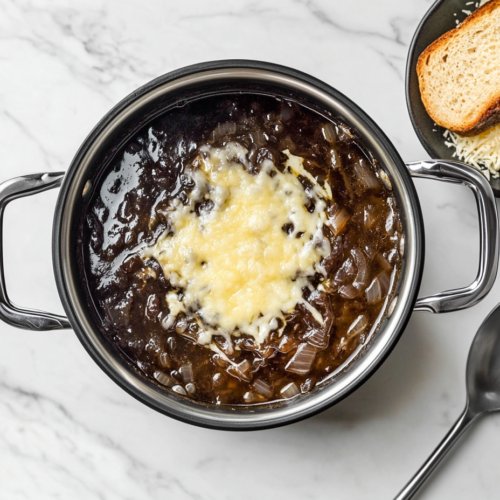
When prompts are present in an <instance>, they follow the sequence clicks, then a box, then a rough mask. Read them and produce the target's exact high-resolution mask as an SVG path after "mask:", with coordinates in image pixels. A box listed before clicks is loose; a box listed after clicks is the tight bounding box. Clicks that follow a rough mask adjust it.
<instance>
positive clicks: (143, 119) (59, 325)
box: [0, 61, 498, 430]
mask: <svg viewBox="0 0 500 500" xmlns="http://www.w3.org/2000/svg"><path fill="white" fill-rule="evenodd" d="M234 91H242V92H254V93H267V94H273V95H277V96H282V97H284V98H289V99H290V98H291V99H295V100H298V101H300V102H301V103H302V104H304V105H307V106H309V107H311V108H313V109H315V108H316V109H319V110H324V111H323V112H326V113H327V114H328V113H329V112H331V113H332V114H333V115H336V116H339V117H340V119H341V120H342V121H344V122H345V123H347V124H348V125H350V126H352V127H353V128H355V129H356V130H357V131H358V133H359V135H360V136H361V138H362V139H363V141H364V143H365V145H366V147H367V149H368V150H369V151H370V152H371V154H372V155H373V157H374V158H375V159H376V160H377V161H378V162H379V164H380V166H381V167H382V168H383V169H384V170H385V172H386V173H387V175H388V176H389V178H390V180H391V182H392V187H393V191H394V194H395V196H396V198H397V202H398V205H399V209H400V212H401V218H402V224H403V233H404V237H405V248H404V258H403V263H402V271H401V277H400V282H399V285H398V288H397V291H396V294H397V295H396V297H395V298H391V301H390V302H389V301H388V302H387V303H386V304H385V308H386V318H385V319H384V320H383V322H382V324H381V326H380V328H379V330H378V331H377V332H375V334H374V335H373V338H372V339H371V341H370V342H369V343H368V345H366V346H365V347H364V348H362V349H360V352H358V353H357V355H356V358H355V359H354V360H352V361H351V363H350V365H349V367H348V369H344V368H345V367H344V368H343V369H341V370H339V371H338V373H336V374H335V376H334V377H333V378H332V380H331V381H330V382H329V383H327V384H325V385H323V386H322V387H320V388H319V389H318V390H316V391H314V392H312V393H310V394H308V395H304V396H302V397H299V398H297V399H295V400H292V401H290V402H289V403H288V404H284V405H282V406H278V407H274V408H269V407H267V408H265V407H263V408H252V409H238V410H235V409H231V408H223V407H216V406H211V405H201V404H198V403H194V402H191V401H189V400H187V399H185V398H182V397H179V396H176V395H175V394H170V393H167V392H166V391H164V390H162V389H161V388H159V387H158V386H156V385H155V384H154V383H153V382H151V381H149V380H147V379H146V378H144V377H142V376H141V375H139V374H138V373H137V372H136V371H135V370H134V369H132V367H131V366H130V365H129V364H128V363H127V362H126V361H125V360H124V359H123V358H122V357H121V356H120V355H118V353H117V352H116V350H115V349H114V348H113V347H112V346H111V345H110V344H109V343H108V342H107V341H106V340H105V339H104V338H103V337H102V336H101V334H100V332H99V329H98V328H97V326H96V325H95V324H94V322H93V321H92V319H91V315H90V313H89V310H88V308H87V305H86V301H85V297H84V294H83V292H82V290H81V289H80V285H79V277H78V265H77V262H76V251H75V247H76V227H77V225H78V216H79V213H80V211H81V207H82V205H83V204H84V202H85V198H86V197H87V196H88V195H89V193H91V192H92V189H93V184H95V183H96V182H95V179H96V178H97V177H98V173H99V169H100V167H101V165H102V164H103V162H106V160H108V159H110V158H111V157H112V155H113V153H114V152H115V151H117V150H118V149H119V147H120V146H121V145H122V144H124V143H125V142H126V141H127V140H128V139H129V138H130V137H131V136H132V135H133V134H135V133H136V132H137V131H138V130H139V129H140V128H141V127H143V126H144V125H145V124H146V123H148V122H150V121H151V120H152V119H154V118H155V117H157V116H158V115H159V114H161V113H163V112H165V110H166V109H168V108H169V107H172V106H179V105H183V104H184V103H185V102H186V101H187V100H190V99H195V98H199V97H201V96H204V95H210V94H215V93H217V94H220V93H224V92H234ZM411 176H413V177H424V178H428V179H435V180H441V181H445V182H454V183H459V184H464V185H467V186H469V187H470V188H471V189H472V191H473V193H474V196H475V198H476V202H477V207H478V213H479V226H480V247H481V251H480V259H479V271H478V275H477V278H476V279H475V281H474V282H473V283H472V284H471V285H469V286H467V287H464V288H460V289H456V290H450V291H446V292H442V293H439V294H436V295H433V296H430V297H423V298H420V299H417V293H418V289H419V286H420V280H421V276H422V270H423V265H424V226H423V221H422V215H421V211H420V205H419V201H418V197H417V194H416V192H415V188H414V185H413V182H412V180H411ZM58 186H61V191H60V195H59V199H58V203H57V208H56V212H55V217H54V229H53V239H52V241H53V265H54V272H55V278H56V282H57V287H58V290H59V294H60V297H61V300H62V303H63V306H64V309H65V311H66V314H67V315H68V318H67V319H66V318H65V317H62V316H57V315H54V314H50V313H46V312H40V311H34V310H28V309H23V308H20V307H17V306H15V305H13V304H12V303H11V302H10V301H9V298H8V295H7V291H6V287H5V280H4V272H3V266H0V318H1V319H3V320H4V321H5V322H6V323H9V324H11V325H13V326H17V327H19V328H25V329H29V330H54V329H64V328H73V329H74V331H75V332H76V334H77V335H78V338H79V339H80V341H81V342H82V344H83V346H84V347H85V349H86V350H87V351H88V353H89V354H90V355H91V356H92V358H93V359H94V360H95V362H96V363H97V364H98V365H99V366H100V367H101V368H102V369H103V370H104V371H105V372H106V373H107V374H108V375H109V376H110V377H111V378H112V379H113V380H114V381H115V382H116V383H117V384H118V385H119V386H121V387H122V388H123V389H125V390H126V391H127V392H128V393H129V394H131V395H132V396H134V397H136V398H137V399H138V400H140V401H142V402H143V403H145V404H146V405H148V406H150V407H152V408H154V409H155V410H158V411H160V412H162V413H164V414H167V415H169V416H171V417H173V418H176V419H178V420H182V421H184V422H188V423H191V424H196V425H200V426H204V427H210V428H216V429H227V430H251V429H263V428H269V427H275V426H280V425H285V424H288V423H291V422H295V421H297V420H300V419H303V418H306V417H308V416H311V415H313V414H315V413H318V412H320V411H322V410H324V409H325V408H327V407H329V406H331V405H333V404H335V403H337V402H339V401H340V400H341V399H343V398H344V397H346V396H347V395H349V394H350V393H351V392H353V391H354V390H355V389H356V388H357V387H359V386H360V385H361V384H362V383H363V382H365V381H366V380H367V378H368V377H369V376H370V375H371V374H373V372H374V371H375V370H376V369H377V368H378V367H379V366H380V364H381V363H382V362H383V361H384V359H385V358H386V356H387V355H388V354H389V353H390V352H391V350H392V349H393V347H394V346H395V344H396V342H397V340H398V339H399V337H400V336H401V334H402V333H403V331H404V329H405V326H406V324H407V322H408V320H409V317H410V315H411V313H412V312H413V311H414V310H417V311H429V312H434V313H440V312H449V311H454V310H458V309H464V308H467V307H470V306H472V305H474V304H476V303H477V302H479V301H480V300H481V299H482V298H483V297H484V296H485V295H486V294H487V293H488V292H489V290H490V289H491V287H492V285H493V282H494V280H495V276H496V273H497V267H498V229H497V228H498V220H497V210H496V205H495V200H494V196H493V192H492V190H491V187H490V185H489V184H488V182H487V181H486V179H485V178H484V177H483V176H482V175H481V174H480V173H478V172H476V171H475V170H473V169H471V168H470V167H468V166H466V165H463V164H461V163H458V162H451V161H440V160H430V161H422V162H416V163H410V164H407V165H405V163H404V162H403V161H402V159H401V158H400V156H399V154H398V153H397V151H396V149H395V148H394V146H393V145H392V143H391V142H390V141H389V139H388V138H387V137H386V136H385V135H384V133H383V132H382V131H381V130H380V128H379V127H378V126H377V125H376V124H375V123H374V122H373V121H372V120H371V119H370V118H369V117H368V116H367V115H366V114H365V113H364V112H363V111H362V110H361V109H360V108H358V106H356V105H355V104H354V103H353V102H351V101H350V100H349V99H347V98H346V97H345V96H344V95H342V94H341V93H340V92H338V91H337V90H335V89H333V88H332V87H330V86H328V85H326V84H325V83H323V82H321V81H319V80H317V79H315V78H313V77H311V76H309V75H306V74H304V73H301V72H298V71H295V70H293V69H289V68H285V67H282V66H277V65H274V64H268V63H262V62H255V61H218V62H210V63H204V64H198V65H195V66H190V67H187V68H184V69H181V70H178V71H174V72H172V73H169V74H167V75H164V76H162V77H160V78H158V79H156V80H154V81H152V82H150V83H148V84H147V85H145V86H144V87H142V88H140V89H138V90H136V91H135V92H133V93H132V94H131V95H129V96H128V97H127V98H126V99H124V100H123V101H122V102H120V103H119V104H118V105H117V106H115V107H114V108H113V109H112V110H111V111H110V112H109V113H108V114H107V115H106V116H105V117H104V118H103V119H102V120H101V121H100V123H99V124H98V125H97V126H96V128H95V129H94V130H93V131H92V132H91V133H90V135H89V136H88V138H87V139H86V140H85V141H84V143H83V145H82V146H81V147H80V149H79V151H78V152H77V154H76V156H75V158H74V160H73V162H72V164H71V165H70V167H69V169H68V171H67V172H66V173H62V172H61V173H43V174H34V175H28V176H23V177H17V178H15V179H11V180H9V181H7V182H4V183H3V184H2V185H0V224H1V221H2V220H3V213H4V210H5V207H6V205H7V204H8V203H9V202H10V201H12V200H14V199H16V198H20V197H23V196H29V195H32V194H36V193H39V192H42V191H45V190H47V189H52V188H55V187H58ZM0 249H1V241H0Z"/></svg>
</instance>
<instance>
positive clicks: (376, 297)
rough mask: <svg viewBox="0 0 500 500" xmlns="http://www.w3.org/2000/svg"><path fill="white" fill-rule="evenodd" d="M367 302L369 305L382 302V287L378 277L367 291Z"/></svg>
mask: <svg viewBox="0 0 500 500" xmlns="http://www.w3.org/2000/svg"><path fill="white" fill-rule="evenodd" d="M365 294H366V302H368V304H375V302H379V301H380V300H382V287H381V286H380V281H379V279H378V276H377V277H376V278H375V279H374V280H373V281H372V282H371V283H370V286H369V287H368V288H367V289H366V290H365Z"/></svg>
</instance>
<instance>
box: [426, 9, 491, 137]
mask: <svg viewBox="0 0 500 500" xmlns="http://www.w3.org/2000/svg"><path fill="white" fill-rule="evenodd" d="M417 74H418V81H419V85H420V93H421V96H422V102H423V103H424V106H425V109H426V110H427V112H428V113H429V115H430V117H431V118H432V119H433V120H434V121H435V122H436V123H437V124H438V125H441V126H442V127H445V128H447V129H449V130H451V131H453V132H456V133H458V134H461V135H465V136H468V135H475V134H479V133H480V132H482V131H483V130H485V129H487V128H489V127H491V126H493V125H495V124H497V123H499V122H500V0H490V1H489V2H488V3H486V4H484V5H483V6H482V7H480V8H479V9H477V10H476V11H475V12H473V13H472V14H471V15H470V16H469V17H467V18H466V19H465V21H464V22H463V23H462V24H461V25H460V26H459V27H457V28H455V29H453V30H451V31H448V32H447V33H445V34H444V35H443V36H442V37H441V38H438V39H437V40H436V41H435V42H434V43H432V44H431V45H429V47H427V48H426V49H425V50H424V52H422V54H421V55H420V57H419V59H418V63H417Z"/></svg>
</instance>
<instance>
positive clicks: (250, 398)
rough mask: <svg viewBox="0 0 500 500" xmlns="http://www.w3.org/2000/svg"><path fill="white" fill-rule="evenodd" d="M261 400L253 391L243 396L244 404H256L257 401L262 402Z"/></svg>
mask: <svg viewBox="0 0 500 500" xmlns="http://www.w3.org/2000/svg"><path fill="white" fill-rule="evenodd" d="M262 399H263V398H262V396H261V395H260V394H257V392H255V391H248V392H245V394H244V395H243V401H245V403H256V402H257V401H262Z"/></svg>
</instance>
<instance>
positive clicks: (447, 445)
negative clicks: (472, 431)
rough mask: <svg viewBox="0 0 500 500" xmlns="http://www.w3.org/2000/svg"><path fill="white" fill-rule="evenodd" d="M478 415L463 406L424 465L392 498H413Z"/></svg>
mask: <svg viewBox="0 0 500 500" xmlns="http://www.w3.org/2000/svg"><path fill="white" fill-rule="evenodd" d="M478 415H479V414H478V413H476V412H473V411H471V410H470V408H469V406H468V405H467V406H466V407H465V410H464V412H463V413H462V415H460V417H459V419H458V420H457V421H456V422H455V424H454V425H453V427H452V428H451V429H450V431H449V432H448V434H446V436H445V438H444V439H443V440H442V441H441V443H439V445H438V447H437V448H436V449H435V450H434V451H433V453H432V454H431V456H430V457H429V458H428V459H427V461H426V462H425V463H424V465H422V467H421V468H420V470H419V471H418V472H417V473H416V474H415V475H414V476H413V477H412V478H411V480H410V481H409V482H408V484H407V485H406V486H405V487H404V488H403V489H402V490H401V491H400V492H399V494H398V495H397V496H396V497H395V498H394V500H410V498H413V495H415V493H416V492H417V490H418V489H419V488H420V486H422V484H424V482H425V480H426V479H427V478H428V477H429V476H430V475H431V473H432V471H433V470H434V469H435V468H436V467H437V466H438V465H439V463H440V462H441V460H443V458H444V456H445V455H446V454H447V453H448V451H450V449H451V447H452V446H453V445H454V444H455V442H456V441H457V440H458V438H459V437H460V436H461V435H462V434H463V433H464V432H465V430H466V429H467V428H468V427H469V425H470V424H471V423H472V422H473V421H474V419H475V418H476V417H477V416H478Z"/></svg>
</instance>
